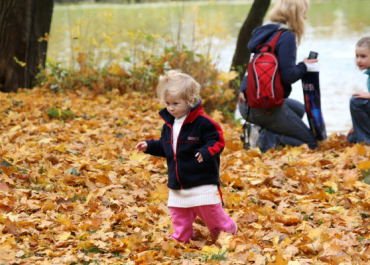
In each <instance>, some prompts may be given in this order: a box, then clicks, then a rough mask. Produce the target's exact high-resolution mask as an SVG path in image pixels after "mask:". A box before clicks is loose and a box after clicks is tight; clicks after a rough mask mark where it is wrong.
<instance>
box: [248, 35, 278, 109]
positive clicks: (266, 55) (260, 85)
mask: <svg viewBox="0 0 370 265" xmlns="http://www.w3.org/2000/svg"><path fill="white" fill-rule="evenodd" d="M281 33H282V31H280V32H279V33H278V34H276V36H275V37H274V38H273V39H272V40H271V41H270V43H268V44H267V43H263V44H260V45H258V46H257V52H256V54H255V55H254V57H253V59H252V60H251V62H250V63H249V65H248V76H247V99H248V106H249V107H251V108H256V109H271V108H276V107H279V106H281V105H283V103H284V87H283V84H282V83H281V79H280V71H279V63H278V58H277V56H276V54H275V53H274V51H275V46H276V43H277V41H278V39H279V37H280V35H281Z"/></svg>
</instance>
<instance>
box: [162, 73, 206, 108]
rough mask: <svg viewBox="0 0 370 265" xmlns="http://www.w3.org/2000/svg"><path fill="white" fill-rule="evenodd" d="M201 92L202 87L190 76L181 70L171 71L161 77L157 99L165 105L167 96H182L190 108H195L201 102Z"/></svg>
mask: <svg viewBox="0 0 370 265" xmlns="http://www.w3.org/2000/svg"><path fill="white" fill-rule="evenodd" d="M199 91H200V85H199V84H198V82H197V81H195V80H194V79H193V78H192V77H191V76H190V75H188V74H184V73H181V72H180V71H179V70H170V71H168V73H167V74H165V75H164V76H160V77H159V82H158V86H157V97H158V98H159V100H160V102H161V104H163V105H165V103H166V100H165V98H166V96H167V95H171V96H176V95H180V97H181V99H183V100H185V101H186V102H187V103H188V105H189V106H190V107H194V106H195V105H196V104H197V103H198V102H199V101H200V96H199Z"/></svg>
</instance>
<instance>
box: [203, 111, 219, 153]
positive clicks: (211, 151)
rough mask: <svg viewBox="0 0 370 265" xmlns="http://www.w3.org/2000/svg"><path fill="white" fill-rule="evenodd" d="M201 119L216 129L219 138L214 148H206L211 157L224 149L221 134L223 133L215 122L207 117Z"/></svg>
mask: <svg viewBox="0 0 370 265" xmlns="http://www.w3.org/2000/svg"><path fill="white" fill-rule="evenodd" d="M202 116H203V115H202ZM203 117H206V118H207V119H208V120H209V121H211V122H212V124H213V125H214V126H215V128H216V130H217V132H218V135H219V138H218V140H217V143H216V144H215V145H214V146H210V147H208V151H209V152H210V153H211V155H212V156H213V155H215V154H217V153H218V152H220V151H221V149H222V148H224V147H225V139H224V133H223V131H222V129H221V126H220V125H218V123H217V122H215V121H214V120H212V119H211V118H209V117H207V116H203Z"/></svg>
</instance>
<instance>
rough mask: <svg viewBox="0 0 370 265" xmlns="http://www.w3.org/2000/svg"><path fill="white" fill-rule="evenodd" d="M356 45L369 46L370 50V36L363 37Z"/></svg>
mask: <svg viewBox="0 0 370 265" xmlns="http://www.w3.org/2000/svg"><path fill="white" fill-rule="evenodd" d="M356 47H364V48H368V49H369V50H370V37H363V38H361V39H360V40H359V41H358V42H357V44H356Z"/></svg>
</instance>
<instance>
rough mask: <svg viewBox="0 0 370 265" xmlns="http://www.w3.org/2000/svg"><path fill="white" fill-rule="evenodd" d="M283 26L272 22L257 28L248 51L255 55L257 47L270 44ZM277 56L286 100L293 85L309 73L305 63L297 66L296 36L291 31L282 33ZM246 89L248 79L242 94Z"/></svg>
mask: <svg viewBox="0 0 370 265" xmlns="http://www.w3.org/2000/svg"><path fill="white" fill-rule="evenodd" d="M282 25H283V24H277V23H273V22H270V23H266V24H265V25H263V26H261V27H257V28H255V29H254V31H253V33H252V39H251V40H250V42H249V43H248V49H249V50H250V51H251V52H252V53H255V52H256V48H257V46H258V45H260V44H262V43H269V42H270V41H271V40H272V38H273V37H275V35H276V34H277V33H278V29H279V28H281V27H282ZM275 54H276V56H277V57H278V61H279V71H280V76H281V82H282V84H283V86H284V98H287V97H289V95H290V93H291V92H292V86H291V85H292V84H293V83H295V82H296V81H298V80H300V79H301V78H302V77H303V75H304V74H305V73H306V71H307V69H306V65H305V64H304V63H303V62H300V63H298V64H296V56H297V43H296V38H295V35H294V34H293V33H292V32H291V31H289V30H286V31H284V32H283V33H281V35H280V37H279V40H278V42H277V44H276V47H275ZM246 89H247V78H246V77H244V79H243V82H242V84H241V86H240V92H245V90H246Z"/></svg>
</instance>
